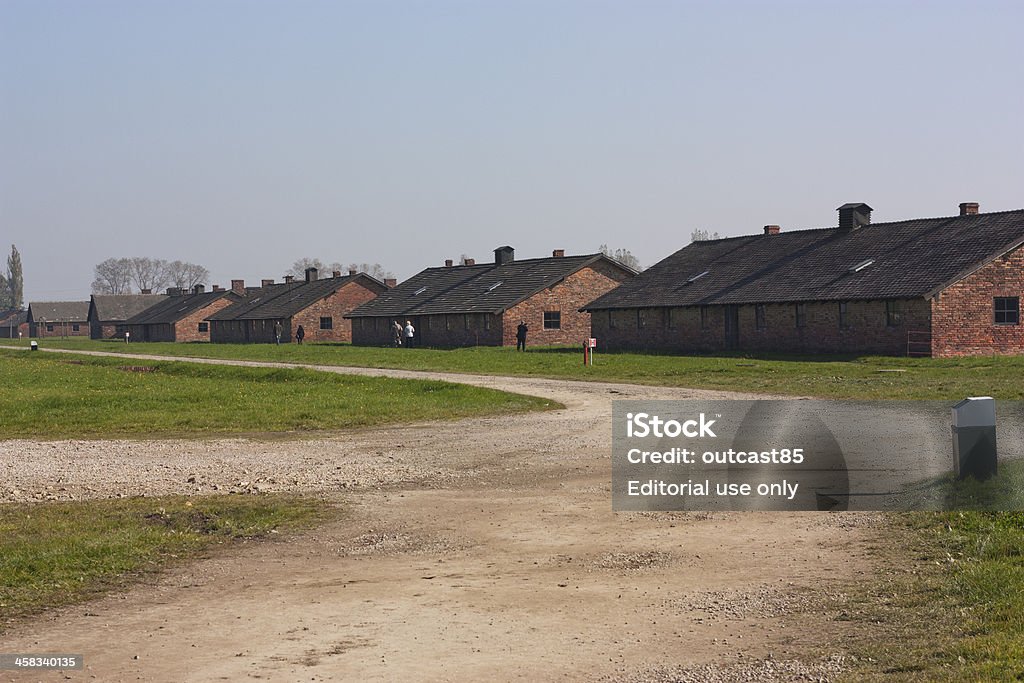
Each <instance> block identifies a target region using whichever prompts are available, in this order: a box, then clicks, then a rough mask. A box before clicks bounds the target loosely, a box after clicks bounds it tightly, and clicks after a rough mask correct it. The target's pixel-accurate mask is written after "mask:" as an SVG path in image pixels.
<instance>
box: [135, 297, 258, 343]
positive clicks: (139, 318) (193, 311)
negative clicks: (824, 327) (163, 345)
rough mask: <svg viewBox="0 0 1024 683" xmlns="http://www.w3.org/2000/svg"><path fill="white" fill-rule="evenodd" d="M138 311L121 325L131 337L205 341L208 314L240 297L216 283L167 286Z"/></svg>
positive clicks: (234, 301)
mask: <svg viewBox="0 0 1024 683" xmlns="http://www.w3.org/2000/svg"><path fill="white" fill-rule="evenodd" d="M160 299H161V300H160V302H159V303H157V304H156V305H154V306H150V307H149V308H147V309H146V310H144V311H143V312H142V313H139V314H138V315H135V316H133V317H131V318H129V319H128V321H127V322H126V323H125V328H126V329H127V330H128V332H130V333H131V339H132V340H133V341H147V342H150V341H152V342H208V341H210V322H209V321H208V320H207V318H208V317H210V316H211V315H213V314H214V313H217V312H218V311H220V310H222V309H224V308H227V307H228V306H230V305H231V304H233V303H236V302H238V301H241V300H242V296H240V295H239V294H237V293H235V292H234V291H232V290H224V289H220V288H219V287H218V288H217V289H215V290H214V291H212V292H207V291H206V288H205V287H204V286H203V285H196V286H195V287H193V288H192V291H191V292H190V291H188V290H182V289H179V288H177V287H171V288H170V289H168V290H167V296H163V297H160Z"/></svg>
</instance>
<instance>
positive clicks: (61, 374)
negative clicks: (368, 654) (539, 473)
mask: <svg viewBox="0 0 1024 683" xmlns="http://www.w3.org/2000/svg"><path fill="white" fill-rule="evenodd" d="M0 377H2V378H3V391H2V392H0V415H2V416H3V420H2V423H0V438H15V437H32V438H45V439H56V438H66V437H108V436H175V435H188V436H197V435H200V436H201V435H216V434H237V433H263V432H288V431H296V430H324V429H326V430H331V429H343V428H351V427H365V426H371V425H380V424H387V423H396V422H409V421H420V420H437V419H449V418H457V417H466V416H474V415H485V414H496V413H514V412H520V411H526V410H538V409H544V408H551V407H558V406H557V405H555V404H552V402H550V401H546V400H543V399H539V398H534V397H530V396H521V395H516V394H509V393H505V392H500V391H495V390H492V389H482V388H478V387H471V386H466V385H461V384H452V383H449V382H436V381H424V380H396V379H388V378H378V377H355V376H351V375H348V376H346V375H336V374H331V373H323V372H316V371H312V370H293V369H286V368H244V367H229V366H216V365H200V364H196V363H176V362H145V363H141V362H138V361H131V364H130V365H129V364H127V363H126V361H123V360H118V359H107V358H91V357H81V356H80V357H77V358H72V357H70V356H58V355H53V354H41V353H25V352H14V351H9V350H5V351H0Z"/></svg>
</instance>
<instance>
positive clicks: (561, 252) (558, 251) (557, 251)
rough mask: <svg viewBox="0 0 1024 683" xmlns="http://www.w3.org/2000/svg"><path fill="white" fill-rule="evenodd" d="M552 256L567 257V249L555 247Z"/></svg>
mask: <svg viewBox="0 0 1024 683" xmlns="http://www.w3.org/2000/svg"><path fill="white" fill-rule="evenodd" d="M551 258H565V249H555V250H554V251H552V252H551Z"/></svg>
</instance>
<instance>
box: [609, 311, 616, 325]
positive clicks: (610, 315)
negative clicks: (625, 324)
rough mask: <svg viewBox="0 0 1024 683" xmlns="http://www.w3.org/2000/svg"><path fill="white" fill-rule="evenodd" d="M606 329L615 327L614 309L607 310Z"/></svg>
mask: <svg viewBox="0 0 1024 683" xmlns="http://www.w3.org/2000/svg"><path fill="white" fill-rule="evenodd" d="M608 329H610V330H614V329H615V311H611V310H609V311H608Z"/></svg>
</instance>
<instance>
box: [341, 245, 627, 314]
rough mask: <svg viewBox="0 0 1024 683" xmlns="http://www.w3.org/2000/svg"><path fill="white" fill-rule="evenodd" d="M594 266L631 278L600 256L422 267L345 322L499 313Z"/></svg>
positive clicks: (620, 265) (617, 264)
mask: <svg viewBox="0 0 1024 683" xmlns="http://www.w3.org/2000/svg"><path fill="white" fill-rule="evenodd" d="M598 261H607V262H608V263H611V264H614V265H615V266H616V267H618V268H621V269H623V270H624V271H626V272H629V273H630V274H633V271H632V270H630V269H629V268H626V267H625V266H623V265H622V264H620V263H619V262H618V261H615V260H612V259H609V258H608V257H607V256H604V255H603V254H587V255H585V256H561V257H548V258H535V259H524V260H521V261H512V262H510V263H505V264H502V265H498V264H496V263H484V264H477V265H472V266H452V267H440V268H427V269H426V270H424V271H421V272H420V273H417V274H416V275H413V276H412V277H411V278H409V279H408V280H406V281H405V282H403V283H402V284H400V285H398V286H397V287H394V288H392V289H390V290H388V291H387V292H386V293H384V294H381V295H380V296H378V297H377V298H376V299H374V300H373V301H368V302H366V303H365V304H363V305H362V306H360V307H359V308H357V309H355V310H354V311H352V312H351V313H350V314H348V315H347V316H345V317H347V318H362V317H396V316H410V315H433V314H441V313H500V312H502V311H504V310H506V309H508V308H510V307H512V306H514V305H516V304H517V303H519V302H520V301H523V300H524V299H527V298H529V297H531V296H533V295H534V294H536V293H537V292H539V291H541V290H543V289H545V288H547V287H551V286H552V285H554V284H556V283H558V282H559V281H560V280H564V279H565V278H567V277H568V276H570V275H572V274H573V273H575V272H576V271H577V270H580V269H581V268H584V267H586V266H589V265H591V264H593V263H596V262H598Z"/></svg>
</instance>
